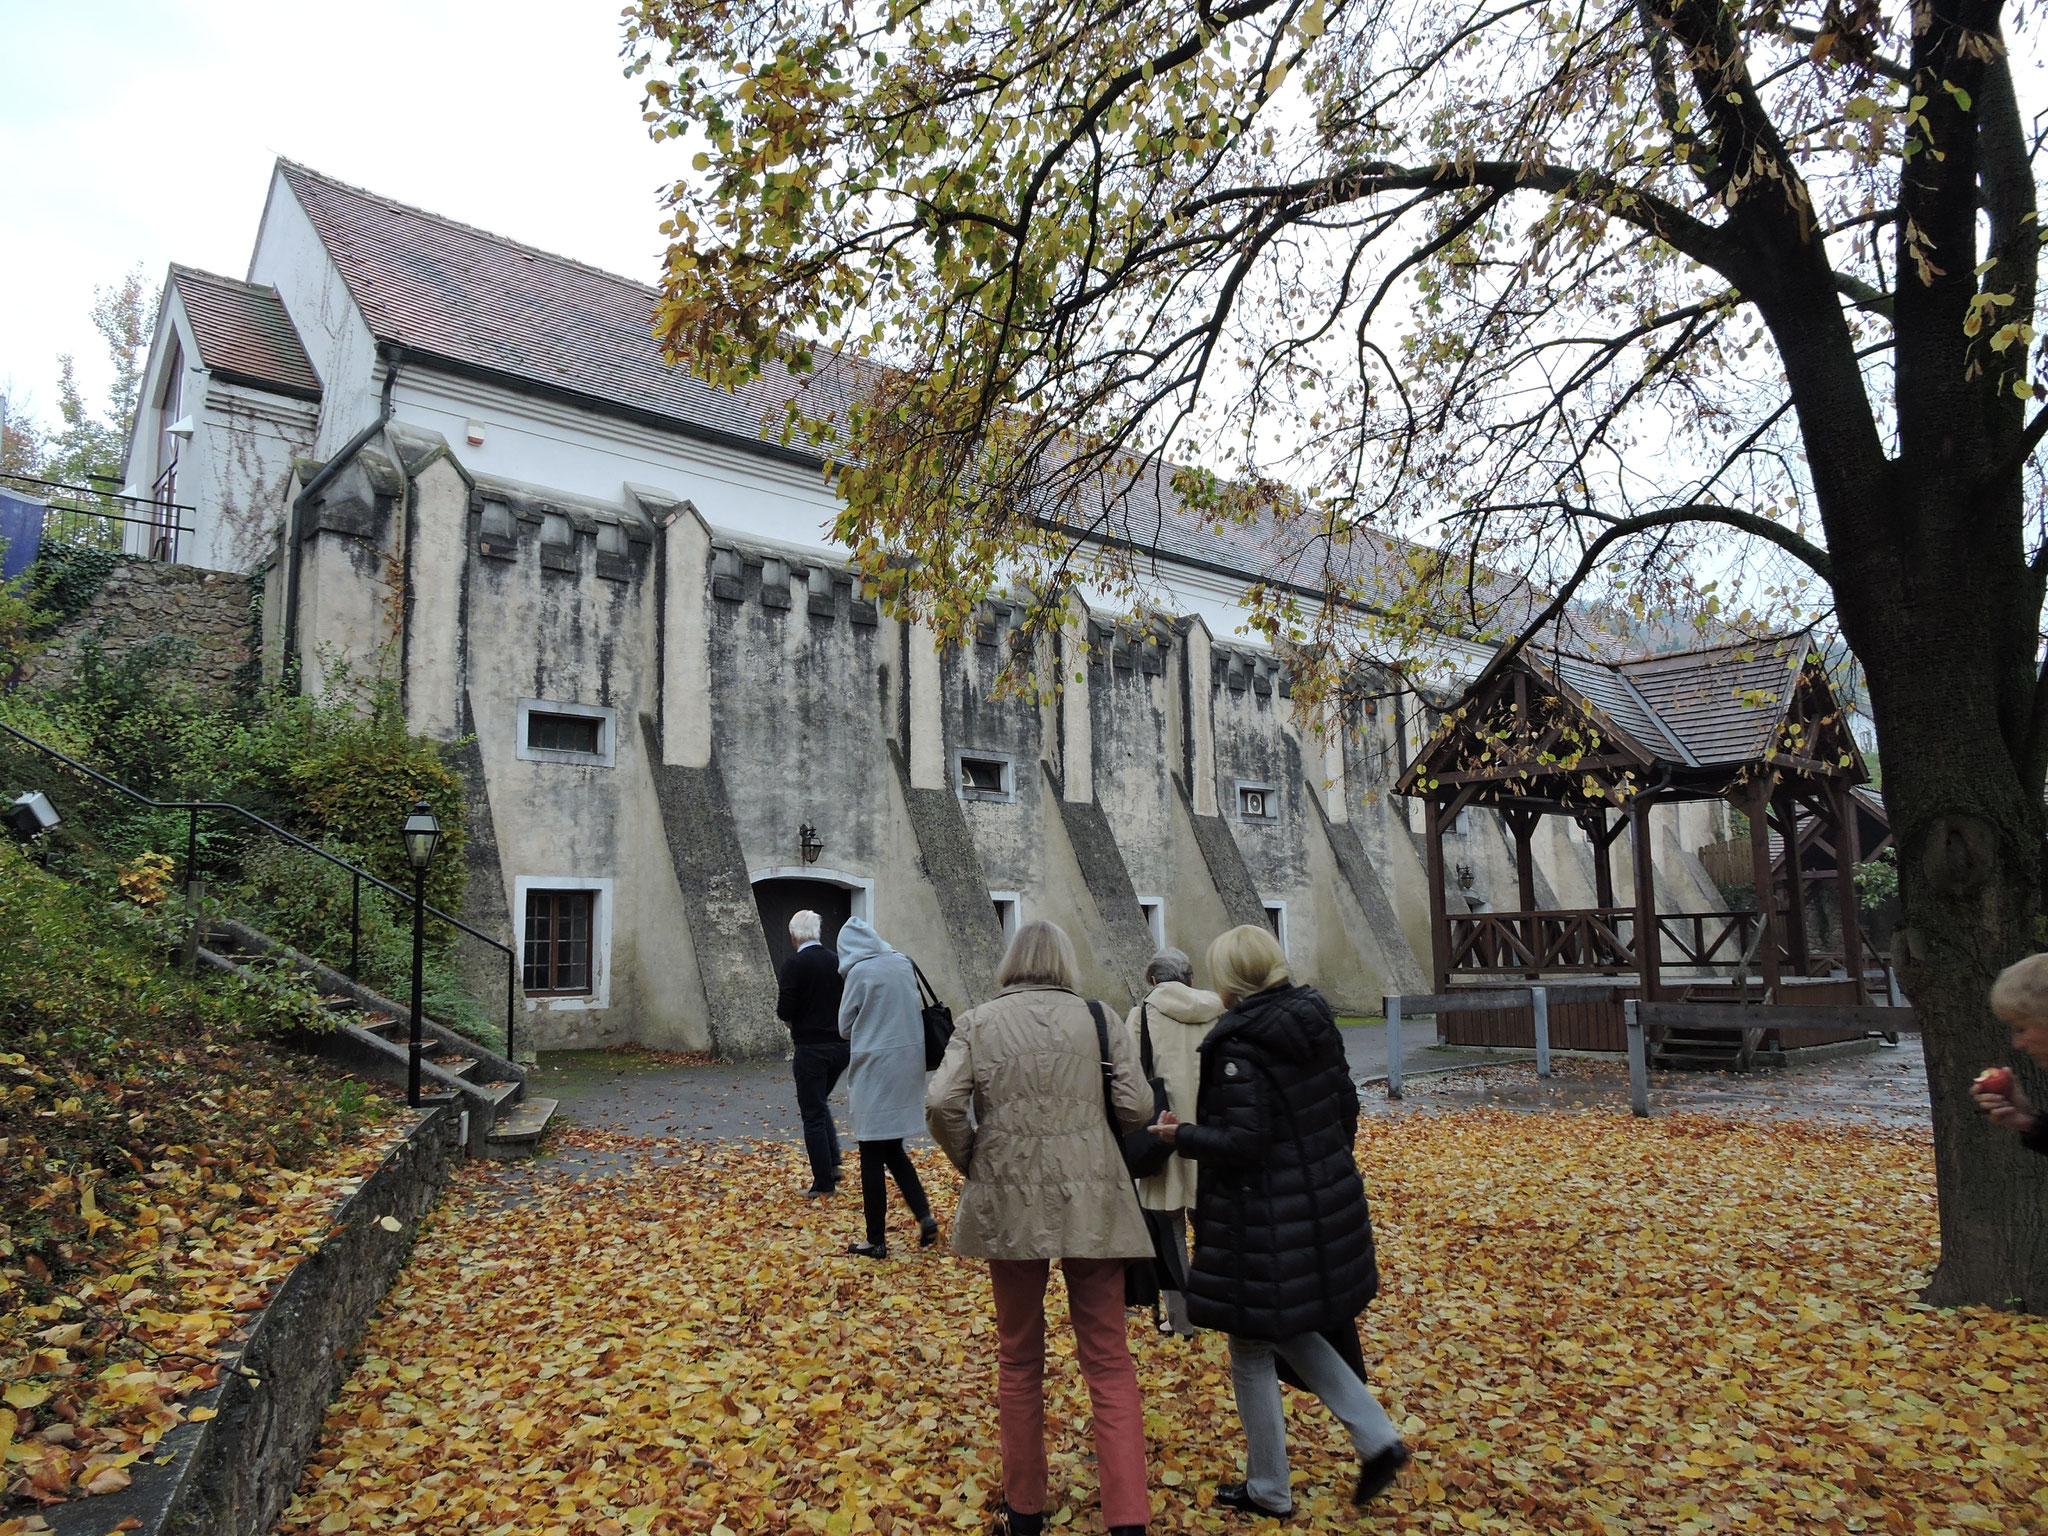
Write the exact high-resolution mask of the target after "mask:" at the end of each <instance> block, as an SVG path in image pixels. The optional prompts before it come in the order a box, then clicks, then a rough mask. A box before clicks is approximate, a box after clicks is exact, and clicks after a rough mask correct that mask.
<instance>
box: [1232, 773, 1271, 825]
mask: <svg viewBox="0 0 2048 1536" xmlns="http://www.w3.org/2000/svg"><path fill="white" fill-rule="evenodd" d="M1237 819H1238V820H1239V821H1278V820H1279V819H1280V796H1279V793H1278V791H1276V790H1275V789H1274V788H1273V786H1272V785H1271V784H1248V783H1246V782H1245V781H1244V780H1242V779H1240V780H1238V784H1237Z"/></svg>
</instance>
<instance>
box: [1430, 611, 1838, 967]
mask: <svg viewBox="0 0 2048 1536" xmlns="http://www.w3.org/2000/svg"><path fill="white" fill-rule="evenodd" d="M1867 777H1868V775H1867V774H1866V772H1865V770H1864V765H1863V758H1862V754H1861V753H1860V752H1859V751H1858V750H1857V747H1856V742H1855V738H1854V736H1853V735H1852V733H1851V732H1850V730H1849V727H1848V722H1847V719H1846V718H1845V714H1844V711H1843V709H1842V707H1841V706H1840V704H1839V703H1837V701H1836V699H1835V696H1834V693H1833V690H1832V689H1831V688H1830V687H1829V685H1828V680H1827V674H1826V671H1825V669H1824V668H1823V667H1822V665H1821V663H1820V660H1819V658H1818V655H1817V653H1816V651H1815V649H1814V646H1813V641H1812V636H1811V635H1810V634H1808V633H1797V634H1790V635H1782V636H1776V637H1772V638H1769V639H1765V640H1759V641H1753V642H1740V643H1732V644H1726V645H1718V646H1711V647H1707V648H1705V649H1700V650H1692V651H1679V652H1666V653H1662V654H1658V655H1651V656H1640V657H1635V658H1631V659H1628V660H1620V661H1602V660H1596V659H1593V658H1591V657H1584V656H1574V655H1568V654H1562V653H1557V652H1550V653H1546V652H1543V651H1542V650H1540V649H1539V648H1537V647H1535V646H1531V647H1528V648H1526V649H1524V650H1522V651H1520V652H1518V653H1517V654H1515V655H1514V656H1513V657H1510V658H1508V659H1506V660H1504V661H1501V662H1498V663H1496V664H1489V665H1488V666H1487V667H1486V668H1484V669H1483V670H1482V671H1481V672H1480V674H1479V676H1478V678H1477V679H1475V680H1474V682H1473V683H1472V685H1471V686H1470V687H1469V688H1468V689H1466V691H1465V693H1464V695H1463V696H1462V697H1461V698H1460V699H1459V701H1458V702H1457V704H1456V705H1454V706H1453V707H1452V708H1451V709H1450V710H1449V711H1447V712H1446V714H1445V716H1444V719H1443V722H1442V724H1441V725H1440V726H1439V727H1438V728H1437V730H1436V731H1435V732H1434V733H1433V734H1432V735H1431V736H1430V738H1429V739H1428V740H1427V741H1426V742H1425V743H1424V744H1423V746H1422V747H1421V749H1420V751H1419V752H1418V753H1417V754H1416V757H1415V760H1414V761H1413V762H1412V763H1410V764H1409V765H1408V767H1407V769H1406V770H1405V771H1404V772H1403V773H1402V775H1401V777H1400V779H1399V781H1398V782H1397V783H1396V785H1395V789H1396V792H1397V793H1399V794H1403V795H1408V796H1411V797H1414V798H1417V799H1420V800H1422V801H1424V802H1425V805H1426V808H1427V811H1426V845H1425V851H1426V854H1427V861H1428V868H1429V878H1430V891H1431V904H1432V907H1433V909H1434V912H1433V927H1434V930H1435V933H1434V946H1433V947H1434V950H1435V970H1436V984H1437V987H1438V990H1440V991H1441V990H1443V989H1444V988H1446V987H1447V986H1448V985H1449V981H1450V976H1451V973H1452V971H1453V970H1455V969H1459V968H1470V969H1476V970H1482V971H1489V972H1495V973H1499V972H1504V971H1509V970H1515V971H1519V972H1520V973H1521V974H1524V975H1531V976H1533V975H1536V974H1538V973H1539V972H1540V971H1542V970H1543V969H1545V968H1546V966H1554V967H1559V968H1564V969H1581V970H1584V969H1595V970H1601V971H1604V972H1606V973H1609V974H1611V973H1612V971H1613V969H1614V968H1615V966H1616V965H1617V964H1621V963H1625V967H1626V968H1627V969H1631V970H1635V971H1637V972H1638V973H1639V976H1640V980H1641V985H1642V988H1643V995H1644V996H1646V997H1652V998H1654V997H1655V996H1657V993H1658V987H1659V970H1660V966H1661V964H1662V959H1663V954H1664V950H1665V947H1666V944H1667V942H1669V943H1671V944H1674V945H1675V946H1676V947H1677V949H1678V951H1679V953H1680V955H1681V956H1691V957H1692V958H1691V959H1682V960H1681V961H1680V962H1679V963H1683V964H1696V965H1697V964H1705V963H1708V961H1709V960H1710V959H1711V960H1712V961H1713V963H1725V959H1724V958H1721V950H1722V946H1723V943H1724V941H1725V940H1726V939H1727V935H1726V934H1724V935H1723V936H1722V938H1719V939H1715V940H1714V941H1713V942H1712V943H1711V944H1708V943H1707V942H1705V941H1704V940H1702V939H1698V938H1696V939H1695V942H1694V943H1693V944H1692V945H1691V946H1690V947H1689V948H1688V946H1687V945H1686V944H1685V943H1684V940H1683V938H1682V937H1681V936H1679V935H1678V932H1677V930H1676V929H1674V928H1673V927H1672V926H1671V921H1672V919H1682V920H1683V921H1684V922H1686V923H1689V924H1691V926H1692V928H1693V929H1694V930H1695V931H1696V932H1699V931H1703V930H1701V927H1700V920H1701V919H1702V918H1703V917H1704V916H1706V914H1678V913H1672V914H1659V913H1658V912H1657V911H1656V897H1655V870H1654V866H1653V863H1652V860H1651V856H1650V848H1651V839H1650V837H1649V835H1648V828H1647V823H1646V818H1647V816H1648V814H1649V811H1650V809H1651V808H1652V807H1653V806H1655V805H1659V804H1663V803H1666V802H1672V801H1682V800H1708V799H1726V800H1729V801H1731V802H1733V803H1734V804H1736V805H1738V806H1740V807H1742V808H1743V810H1744V811H1745V812H1746V813H1747V814H1748V816H1749V818H1750V823H1751V841H1752V844H1753V848H1754V858H1755V863H1756V875H1757V879H1756V884H1757V891H1758V912H1757V913H1756V915H1755V919H1754V924H1755V931H1756V937H1755V942H1754V943H1749V942H1748V941H1747V938H1746V937H1745V939H1744V946H1743V962H1742V963H1743V965H1744V966H1746V965H1747V964H1748V957H1749V955H1751V954H1753V953H1757V952H1758V951H1759V950H1760V951H1761V954H1760V959H1759V970H1760V971H1761V973H1762V975H1763V978H1764V981H1765V984H1766V985H1767V986H1771V987H1775V986H1777V985H1778V984H1779V981H1780V977H1781V974H1782V967H1783V966H1786V965H1789V966H1791V967H1793V968H1794V969H1793V974H1795V975H1804V974H1805V971H1806V968H1807V966H1808V963H1809V959H1810V957H1809V955H1808V953H1807V947H1806V936H1805V919H1804V915H1803V911H1802V908H1801V905H1800V904H1799V903H1798V902H1796V901H1795V902H1788V903H1785V904H1783V905H1784V906H1785V908H1786V909H1785V910H1784V911H1783V912H1782V913H1780V912H1778V911H1777V910H1776V908H1777V907H1778V906H1779V905H1780V904H1779V903H1778V902H1777V901H1776V900H1775V898H1774V897H1773V895H1772V887H1773V885H1774V881H1773V880H1772V878H1771V847H1770V838H1771V832H1772V829H1773V824H1774V823H1775V824H1776V827H1777V829H1778V830H1779V831H1780V833H1781V834H1783V833H1787V832H1790V831H1791V830H1792V829H1793V828H1794V827H1795V825H1796V823H1797V822H1798V820H1799V818H1800V817H1801V816H1802V815H1806V816H1809V817H1817V818H1821V819H1822V820H1824V821H1825V822H1826V823H1827V824H1828V825H1829V826H1830V827H1842V826H1846V828H1847V830H1846V836H1845V837H1844V838H1843V840H1842V841H1843V845H1844V851H1845V852H1846V854H1847V857H1846V858H1843V859H1839V860H1838V861H1837V864H1838V869H1837V883H1838V887H1839V890H1838V896H1839V899H1840V902H1841V905H1842V926H1843V934H1844V939H1845V944H1846V946H1847V956H1848V957H1849V958H1846V959H1845V961H1844V965H1845V967H1848V968H1850V971H1851V974H1854V975H1860V955H1861V949H1860V943H1861V937H1860V934H1859V933H1858V932H1857V928H1856V910H1855V909H1856V895H1855V888H1854V874H1853V865H1854V862H1855V859H1856V857H1857V855H1856V850H1855V842H1856V837H1855V828H1854V826H1853V822H1854V820H1855V817H1854V814H1853V804H1854V802H1853V800H1852V799H1851V791H1852V789H1853V788H1854V787H1855V786H1856V785H1858V784H1861V783H1862V782H1864V780H1865V779H1866V778H1867ZM1467 806H1481V807H1485V808H1488V809H1492V810H1496V811H1498V812H1499V813H1500V814H1501V817H1502V819H1503V821H1504V822H1505V823H1506V825H1507V828H1508V830H1509V832H1510V833H1511V834H1512V835H1513V837H1514V841H1515V855H1516V865H1517V874H1518V876H1519V881H1518V883H1519V886H1520V908H1521V910H1520V911H1518V912H1514V913H1489V914H1476V915H1474V916H1473V917H1472V918H1470V919H1467V918H1464V917H1462V916H1459V917H1454V916H1453V915H1452V914H1451V913H1450V912H1449V911H1448V909H1447V907H1446V904H1445V899H1444V894H1445V893H1444V859H1443V835H1444V830H1445V828H1446V827H1447V826H1448V825H1449V824H1451V823H1452V822H1454V821H1455V820H1456V818H1457V816H1458V813H1459V812H1461V811H1462V810H1464V809H1465V808H1466V807H1467ZM1611 810H1620V811H1622V812H1623V813H1624V814H1623V817H1622V819H1621V820H1620V821H1619V822H1618V823H1611V822H1610V819H1609V815H1608V813H1609V812H1610V811H1611ZM1545 815H1565V816H1569V817H1571V818H1572V819H1573V820H1574V821H1576V822H1577V823H1578V824H1579V825H1580V826H1581V827H1582V828H1583V829H1584V830H1585V832H1586V835H1587V837H1588V839H1589V840H1590V841H1591V843H1592V845H1593V853H1594V871H1595V876H1596V885H1597V888H1598V897H1597V900H1598V906H1597V907H1595V908H1593V909H1591V910H1589V911H1587V912H1583V913H1564V914H1559V913H1538V912H1537V911H1536V910H1535V907H1536V899H1535V876H1534V872H1533V868H1534V867H1533V863H1532V857H1533V855H1532V851H1531V846H1530V844H1531V839H1532V837H1533V836H1534V833H1535V830H1536V826H1537V823H1538V822H1539V820H1540V819H1541V818H1542V817H1543V816H1545ZM1624 831H1630V832H1632V834H1633V836H1632V838H1631V841H1632V843H1633V846H1634V853H1635V884H1636V892H1637V897H1636V903H1635V907H1634V909H1633V911H1626V910H1624V909H1621V908H1617V907H1616V906H1615V904H1614V895H1613V875H1612V870H1611V867H1610V852H1609V850H1610V847H1611V845H1612V844H1613V842H1614V841H1615V840H1616V839H1617V838H1618V837H1619V836H1620V834H1621V833H1623V832H1624ZM1731 916H1738V917H1743V916H1746V915H1743V914H1732V915H1731ZM1560 918H1567V919H1571V920H1572V921H1573V922H1574V923H1576V924H1577V927H1576V928H1574V929H1572V930H1571V931H1572V933H1574V934H1577V935H1579V936H1578V937H1570V936H1568V935H1566V929H1565V928H1563V927H1560V926H1559V923H1558V920H1559V919H1560ZM1461 923H1463V924H1465V925H1466V927H1468V928H1471V930H1472V931H1471V933H1469V934H1468V933H1465V932H1464V931H1463V930H1460V931H1458V932H1454V931H1453V930H1454V928H1457V927H1458V925H1459V924H1461ZM1731 931H1733V930H1731ZM1745 933H1746V930H1745ZM1624 934H1628V935H1631V937H1624V936H1623V935H1624ZM1587 935H1590V936H1591V937H1590V938H1588V937H1586V936H1587ZM1781 941H1783V948H1784V953H1783V955H1782V956H1781V955H1780V952H1779V951H1780V942H1781ZM1589 945H1590V948H1589V947H1588V946H1589ZM1573 946H1577V950H1574V948H1573ZM1579 950H1583V951H1584V953H1579V952H1578V951H1579ZM1596 951H1597V953H1596ZM1524 962H1526V966H1524Z"/></svg>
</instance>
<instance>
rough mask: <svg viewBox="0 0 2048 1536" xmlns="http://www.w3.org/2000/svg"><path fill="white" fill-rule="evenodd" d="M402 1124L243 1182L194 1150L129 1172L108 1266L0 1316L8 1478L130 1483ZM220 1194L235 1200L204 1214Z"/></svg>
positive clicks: (81, 1199) (0, 1414)
mask: <svg viewBox="0 0 2048 1536" xmlns="http://www.w3.org/2000/svg"><path fill="white" fill-rule="evenodd" d="M402 1135H403V1127H402V1126H399V1125H396V1124H394V1125H391V1126H389V1127H387V1128H385V1129H384V1130H382V1131H380V1132H378V1133H377V1134H375V1135H373V1136H371V1137H369V1138H367V1139H365V1140H362V1141H359V1142H358V1143H357V1144H355V1145H354V1146H351V1147H348V1148H345V1149H342V1150H340V1151H338V1152H336V1153H335V1154H334V1155H333V1156H332V1157H331V1158H330V1159H329V1160H328V1167H327V1168H326V1169H325V1170H323V1171H322V1172H321V1173H319V1174H310V1173H295V1172H273V1173H269V1174H264V1175H261V1176H260V1177H258V1178H256V1179H254V1180H252V1182H250V1183H249V1184H248V1185H247V1186H246V1187H245V1186H241V1185H235V1184H229V1183H224V1182H222V1181H221V1180H219V1179H213V1178H211V1177H210V1173H211V1171H212V1170H211V1169H210V1167H209V1165H210V1164H212V1163H213V1162H214V1159H212V1158H210V1157H209V1156H208V1155H207V1153H206V1152H205V1150H204V1149H194V1148H190V1147H172V1148H167V1149H165V1150H166V1153H167V1154H168V1155H167V1156H165V1157H163V1158H161V1159H159V1160H158V1162H157V1164H156V1167H155V1168H154V1169H153V1171H152V1172H150V1173H148V1174H145V1175H144V1176H143V1177H142V1178H141V1179H140V1180H138V1181H136V1182H138V1183H139V1184H140V1185H141V1186H142V1187H143V1188H145V1189H146V1190H147V1191H148V1194H147V1196H146V1197H145V1198H144V1199H143V1200H142V1201H141V1202H140V1203H138V1204H135V1205H134V1206H133V1207H132V1208H131V1209H130V1211H129V1214H128V1220H127V1221H126V1222H125V1223H124V1224H123V1225H122V1228H121V1230H120V1232H119V1234H118V1239H119V1240H118V1241H116V1242H114V1243H111V1244H108V1245H106V1246H104V1247H102V1248H101V1249H100V1251H99V1253H98V1255H97V1257H98V1258H99V1259H100V1261H101V1263H102V1264H103V1265H104V1269H103V1270H102V1271H101V1272H99V1273H96V1274H94V1275H92V1276H90V1277H89V1278H82V1279H74V1280H73V1281H72V1282H71V1284H70V1285H69V1286H68V1287H66V1288H65V1289H64V1290H61V1291H52V1292H50V1293H49V1295H50V1299H49V1300H48V1301H46V1302H43V1303H41V1304H39V1305H31V1304H26V1303H22V1302H20V1299H19V1298H18V1297H17V1298H16V1304H15V1305H13V1306H11V1307H10V1310H9V1311H8V1313H7V1315H6V1317H5V1319H4V1320H0V1383H4V1391H0V1402H4V1406H0V1466H4V1467H5V1469H6V1470H5V1479H6V1481H5V1484H4V1487H5V1489H6V1491H7V1492H9V1493H11V1494H12V1495H13V1496H15V1497H17V1498H28V1499H34V1500H36V1501H37V1502H39V1503H45V1504H47V1503H54V1502H57V1501H61V1500H65V1499H71V1498H77V1497H80V1496H82V1495H89V1494H99V1493H112V1492H115V1491H117V1490H118V1489H121V1488H125V1487H127V1486H128V1482H129V1473H128V1470H127V1469H128V1468H129V1467H130V1466H132V1465H133V1464H134V1463H135V1462H136V1461H138V1460H140V1459H141V1458H142V1457H144V1456H146V1455H148V1454H149V1453H150V1452H151V1450H152V1449H153V1448H154V1447H155V1446H156V1443H157V1442H158V1441H159V1440H161V1439H162V1438H163V1437H164V1435H165V1434H167V1433H168V1432H169V1431H170V1430H172V1429H174V1428H175V1427H176V1426H177V1425H179V1424H181V1423H183V1422H184V1421H185V1419H186V1418H187V1413H186V1411H185V1409H184V1408H183V1407H182V1406H181V1401H180V1400H181V1399H184V1398H188V1397H190V1396H192V1395H193V1394H195V1393H199V1392H204V1391H207V1390H209V1389H210V1388H212V1387H214V1386H216V1385H218V1383H219V1381H220V1373H221V1369H222V1366H221V1364H220V1362H219V1361H218V1359H217V1358H216V1357H217V1355H218V1352H219V1350H220V1347H221V1346H222V1344H223V1343H225V1342H226V1341H227V1340H228V1339H229V1337H230V1336H231V1335H233V1334H234V1333H235V1332H236V1331H237V1330H238V1329H240V1328H242V1327H243V1325H245V1324H246V1323H248V1322H249V1321H250V1320H251V1318H252V1317H253V1315H254V1314H255V1313H256V1311H257V1310H258V1309H260V1308H261V1307H262V1306H263V1304H264V1301H265V1299H266V1298H267V1297H268V1295H269V1293H270V1292H271V1291H272V1290H273V1289H274V1288H275V1287H276V1286H278V1285H279V1284H281V1283H282V1282H283V1280H284V1278H285V1276H286V1275H288V1274H289V1273H290V1272H291V1270H292V1268H293V1266H294V1265H296V1264H297V1263H298V1262H299V1260H300V1259H301V1258H303V1257H305V1255H307V1254H308V1253H311V1252H313V1251H314V1250H315V1249H317V1248H318V1247H319V1246H320V1241H321V1238H322V1236H323V1235H324V1232H325V1229H326V1226H327V1223H328V1221H329V1220H330V1219H331V1218H332V1215H333V1212H334V1208H335V1207H336V1206H337V1205H339V1204H340V1203H341V1202H342V1201H343V1200H345V1199H347V1198H348V1196H350V1195H351V1194H353V1193H355V1191H356V1189H357V1188H358V1187H360V1186H361V1184H362V1181H363V1179H364V1177H365V1176H367V1175H368V1174H369V1173H370V1172H371V1171H372V1170H373V1169H374V1168H375V1167H376V1166H377V1163H378V1161H379V1160H380V1159H381V1158H382V1157H383V1155H384V1153H385V1152H387V1151H388V1150H389V1149H390V1147H391V1146H392V1145H393V1144H395V1143H396V1142H397V1141H398V1140H400V1139H401V1137H402ZM244 1177H248V1175H246V1174H245V1175H244ZM45 1194H46V1195H47V1196H48V1197H49V1198H50V1199H51V1200H53V1201H54V1200H66V1199H68V1200H70V1201H72V1203H73V1204H74V1205H78V1206H80V1207H82V1208H85V1209H88V1210H90V1209H91V1208H92V1207H93V1205H94V1200H93V1187H92V1185H91V1184H90V1183H84V1184H81V1183H80V1182H79V1181H77V1180H74V1179H71V1178H70V1177H69V1176H67V1175H60V1176H59V1177H58V1178H57V1179H55V1180H53V1181H52V1182H51V1184H50V1185H49V1186H47V1188H46V1190H45ZM223 1208H226V1209H228V1210H231V1211H232V1210H236V1209H237V1208H239V1214H233V1215H221V1216H218V1217H216V1218H215V1219H214V1220H213V1221H211V1222H209V1221H208V1220H207V1219H206V1213H208V1212H211V1211H219V1210H222V1209H223ZM180 1212H183V1213H185V1214H183V1215H181V1214H179V1213H180ZM103 1219H104V1218H103ZM46 1289H47V1288H46ZM204 1413H205V1410H200V1411H199V1413H198V1415H197V1416H204ZM7 1530H8V1524H7V1522H6V1521H4V1520H0V1536H6V1533H7Z"/></svg>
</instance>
